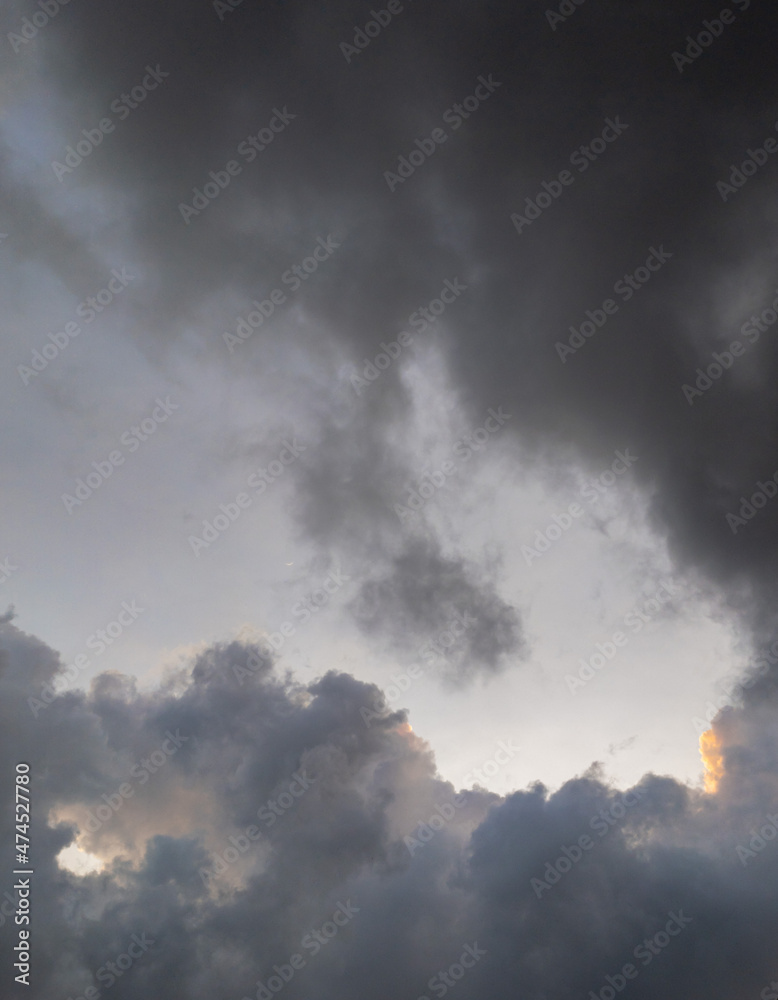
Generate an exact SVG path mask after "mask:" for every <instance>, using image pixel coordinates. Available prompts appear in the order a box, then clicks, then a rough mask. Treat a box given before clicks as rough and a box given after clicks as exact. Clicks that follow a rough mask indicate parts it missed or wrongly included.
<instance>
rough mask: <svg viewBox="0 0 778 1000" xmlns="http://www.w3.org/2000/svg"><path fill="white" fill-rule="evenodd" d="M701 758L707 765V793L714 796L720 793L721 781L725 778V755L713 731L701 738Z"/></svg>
mask: <svg viewBox="0 0 778 1000" xmlns="http://www.w3.org/2000/svg"><path fill="white" fill-rule="evenodd" d="M700 757H702V763H703V764H704V765H705V776H704V778H705V791H706V792H709V793H710V794H713V793H714V792H716V791H718V787H719V781H721V779H722V778H723V777H724V755H723V753H722V752H721V743H719V740H718V737H717V736H716V733H715V732H714V730H712V729H706V731H705V732H704V733H703V734H702V736H700Z"/></svg>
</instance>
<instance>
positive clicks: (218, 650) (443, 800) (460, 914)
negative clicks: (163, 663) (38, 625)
mask: <svg viewBox="0 0 778 1000" xmlns="http://www.w3.org/2000/svg"><path fill="white" fill-rule="evenodd" d="M3 647H4V656H3V673H2V681H1V682H0V683H2V687H3V692H2V693H3V698H2V705H3V728H2V743H3V757H4V759H6V760H8V761H13V760H14V759H25V760H27V761H28V762H29V763H30V767H31V775H32V781H31V785H30V790H31V795H32V802H33V810H32V823H33V828H34V831H35V834H34V839H33V844H34V847H33V854H34V858H35V865H34V869H35V870H34V875H33V876H32V878H33V882H32V886H33V894H32V900H33V912H34V915H35V919H34V923H33V925H32V926H33V932H34V936H33V941H34V952H33V954H34V968H35V976H34V979H33V986H32V987H31V989H30V990H29V995H30V996H33V997H35V998H36V1000H37V998H40V1000H54V998H55V997H62V996H77V995H83V991H84V990H85V989H86V988H87V987H89V986H94V987H95V988H96V989H98V990H99V991H100V993H101V995H103V993H104V992H106V991H107V989H110V990H111V991H112V992H111V994H110V995H111V996H114V995H116V996H120V997H126V998H128V1000H130V998H135V997H140V996H150V997H157V996H159V997H161V996H170V997H173V998H179V997H180V998H184V997H187V998H190V1000H199V998H201V997H202V998H205V997H208V996H212V995H213V994H214V991H216V992H218V993H220V994H221V995H224V996H227V997H230V996H235V997H241V996H244V995H245V996H249V997H252V998H253V997H254V996H255V995H256V991H257V986H256V982H257V980H261V981H262V982H263V983H265V984H267V983H268V981H269V980H270V977H272V976H274V975H276V974H277V972H276V971H275V970H274V966H278V967H279V969H281V970H282V971H281V975H284V974H286V975H287V976H289V968H292V969H293V970H294V975H293V976H292V977H291V978H290V979H289V982H288V983H287V985H285V986H284V988H283V995H284V996H288V997H299V998H304V997H307V996H311V995H315V996H319V997H323V998H330V997H331V998H334V997H336V996H340V997H347V998H348V997H355V998H356V997H360V996H361V997H364V996H370V997H376V998H383V997H390V996H397V995H408V996H410V997H418V996H430V995H433V996H434V995H441V996H442V995H444V994H443V993H442V992H440V990H441V988H442V986H441V984H443V985H445V982H446V980H445V979H440V978H435V979H434V980H433V977H439V974H440V973H441V972H442V973H443V974H444V975H446V976H448V975H449V970H451V969H452V967H453V971H451V973H450V975H451V976H452V977H453V979H449V980H448V982H449V983H451V982H453V981H456V980H457V977H459V976H460V975H461V971H460V967H459V959H460V957H461V956H462V955H463V954H464V955H465V958H466V962H465V964H468V963H469V964H470V966H471V968H470V969H468V971H467V973H466V978H464V979H463V982H462V986H461V987H460V988H461V989H463V990H465V991H466V992H467V994H468V995H483V993H484V992H485V991H490V992H491V993H492V994H494V995H495V996H497V997H499V998H502V997H505V998H506V1000H507V998H508V997H511V996H516V995H517V993H519V994H521V995H526V996H533V997H542V996H548V995H558V996H564V997H568V996H569V997H573V996H580V995H588V992H589V990H594V991H595V993H597V992H598V991H599V990H600V989H601V988H603V987H607V985H608V980H607V978H606V977H608V976H610V977H612V979H615V981H616V982H618V981H619V980H618V979H617V978H616V977H618V976H620V975H622V970H623V969H624V966H625V965H631V966H632V968H633V971H634V972H635V977H634V978H631V981H630V990H631V992H632V993H634V994H635V995H636V996H639V997H649V996H656V995H657V993H660V994H661V995H662V996H667V997H671V998H672V997H679V998H680V997H684V998H697V997H699V998H702V997H721V998H722V1000H727V998H729V997H731V996H732V995H734V994H738V993H743V994H744V995H756V994H757V992H758V991H759V990H760V989H761V988H762V987H763V986H764V985H766V984H767V983H768V982H769V981H770V980H771V978H773V977H774V976H775V974H776V970H775V967H774V955H775V949H774V941H775V933H776V930H777V929H778V922H777V918H776V915H775V912H774V906H773V905H772V895H771V889H770V886H771V885H772V882H773V880H774V877H775V875H776V871H778V853H776V852H777V851H778V848H776V846H775V842H774V840H775V833H774V831H775V829H776V826H775V821H774V820H772V819H770V816H771V815H772V816H775V811H776V796H775V790H776V773H777V771H778V764H777V763H776V761H777V760H778V758H777V757H776V747H777V746H778V744H777V743H776V726H775V711H774V710H775V700H774V698H773V699H771V700H770V701H763V702H762V703H761V706H760V707H759V708H756V709H749V710H747V711H746V710H744V709H730V710H729V711H728V713H725V716H724V717H723V718H722V721H721V723H720V724H718V726H717V729H718V732H719V737H720V742H721V747H722V751H723V753H724V759H725V773H724V775H723V777H722V780H721V783H720V786H719V791H718V793H717V794H716V795H707V796H705V795H703V794H702V793H700V792H699V791H693V790H691V789H690V788H688V787H686V786H683V785H680V784H679V783H677V782H676V781H674V780H673V779H671V778H667V777H661V776H656V775H652V774H647V775H646V776H645V777H644V778H643V779H642V780H641V781H640V782H639V783H638V784H637V785H636V786H635V787H634V788H632V789H623V790H622V789H617V788H614V787H611V786H609V785H608V784H607V783H606V782H605V780H604V777H603V774H602V770H601V768H600V766H599V765H596V764H595V765H592V766H591V767H590V768H589V769H588V770H587V771H586V773H584V774H582V775H581V776H579V777H577V778H573V779H571V780H570V781H568V782H567V783H566V784H565V785H563V787H562V788H560V789H559V790H558V791H557V792H555V793H553V794H550V793H549V792H548V791H547V790H546V789H545V788H544V787H543V786H542V785H541V784H537V785H535V786H534V787H531V788H528V789H526V790H525V791H517V792H515V793H513V794H511V795H508V796H507V797H505V798H500V797H499V796H497V795H494V794H492V793H489V792H485V791H483V790H480V791H479V790H475V789H474V790H470V791H462V792H459V794H457V793H458V790H457V789H455V788H453V787H452V786H451V785H450V784H449V783H447V782H445V781H442V780H441V779H440V777H439V776H438V775H437V773H436V770H435V763H434V757H433V755H432V753H431V751H430V749H429V747H428V746H427V745H426V744H425V743H424V742H423V741H422V740H420V739H419V738H418V737H417V736H416V735H414V734H413V733H411V732H410V731H409V729H408V727H407V725H406V723H405V714H404V713H403V712H402V711H400V712H394V713H391V712H389V711H388V710H387V709H386V708H385V706H384V707H383V708H382V707H381V706H382V695H381V693H380V691H379V690H378V689H376V688H375V687H374V686H372V685H367V684H363V683H360V682H358V681H356V680H355V679H354V678H352V677H350V676H348V675H346V674H336V673H332V672H330V673H327V674H326V675H324V676H322V677H321V678H319V679H317V680H316V681H314V682H312V683H310V684H308V685H306V686H304V687H302V686H296V687H295V686H294V685H292V686H291V687H290V685H289V682H288V678H287V680H286V681H284V679H282V678H281V677H279V676H278V675H277V674H276V673H275V671H274V669H273V668H272V665H270V664H269V663H268V662H267V661H262V660H261V657H260V656H259V654H258V651H257V650H256V649H255V648H254V647H252V646H250V645H248V646H247V645H244V644H241V643H237V642H233V643H229V644H222V645H217V646H214V647H211V648H209V649H207V650H205V651H204V652H202V653H201V654H199V655H195V656H193V660H192V662H191V664H190V665H189V666H188V667H185V668H180V669H179V670H178V671H177V672H176V674H175V676H174V675H171V676H170V677H169V678H168V682H167V688H165V687H164V686H163V688H161V689H159V690H157V691H156V692H155V693H154V695H153V696H148V695H143V694H140V693H138V692H137V691H136V690H135V687H134V683H133V682H131V681H130V680H129V679H126V678H122V677H121V676H120V675H116V674H113V675H102V676H101V677H99V678H98V679H97V680H96V681H95V683H94V684H93V686H92V689H91V692H90V693H89V694H78V695H75V694H67V693H64V694H62V695H60V696H58V697H57V698H56V699H55V700H54V701H53V702H52V703H51V704H50V706H49V708H48V709H47V712H48V715H47V716H46V717H45V721H43V720H44V716H41V717H40V718H39V719H38V720H34V719H33V718H32V716H31V713H30V711H29V709H28V706H27V699H28V697H29V695H30V691H31V689H32V690H34V689H35V688H36V686H37V685H38V684H40V683H42V682H44V680H45V679H49V680H51V679H54V678H55V677H56V675H57V673H58V671H59V669H60V667H59V663H58V658H57V657H56V655H55V654H54V653H53V652H52V651H51V650H49V649H48V648H47V647H46V646H44V645H43V644H41V643H40V642H38V641H37V640H35V639H33V638H32V637H30V636H26V635H24V634H23V633H21V632H19V631H18V630H17V629H15V628H13V627H12V626H6V629H5V631H4V633H3ZM235 667H237V668H238V669H237V670H235V669H233V668H235ZM245 670H249V671H250V673H251V676H250V677H249V678H248V679H246V678H244V676H243V674H242V673H241V671H245ZM241 678H243V683H241ZM365 705H371V706H377V707H378V708H379V713H378V714H379V716H380V717H379V718H375V717H371V718H370V720H369V722H370V724H369V725H368V724H365V719H364V716H363V713H362V709H363V708H364V707H365ZM167 732H172V733H173V735H174V736H176V737H177V738H178V739H179V740H180V739H181V737H185V740H186V742H183V743H180V746H179V748H178V750H177V751H176V752H175V753H173V754H170V755H169V756H168V757H167V760H166V762H165V763H164V764H162V765H161V766H157V767H156V769H154V764H155V763H156V761H157V758H155V757H154V755H153V754H154V750H156V749H158V748H159V746H160V745H161V744H162V741H163V740H164V738H165V733H167ZM168 750H169V748H168ZM164 756H165V753H163V757H164ZM138 760H140V761H142V760H148V761H149V763H150V765H151V768H152V769H153V770H151V771H150V772H149V774H148V775H147V778H146V781H145V782H143V783H141V782H140V781H139V780H137V779H135V778H133V777H132V772H131V770H130V769H129V767H128V765H129V763H130V762H132V761H138ZM143 766H144V768H145V767H146V765H145V764H144V765H143ZM295 775H297V776H299V779H300V781H301V782H302V784H299V783H298V785H297V787H296V788H295V789H294V791H293V792H292V793H291V794H290V793H289V791H288V789H289V788H290V787H291V782H292V781H293V780H294V777H293V776H295ZM123 781H127V782H128V783H131V784H134V786H135V788H134V794H133V795H132V796H129V797H125V798H124V801H123V803H122V805H121V806H120V807H119V808H118V809H114V810H113V811H112V810H111V808H110V803H111V802H112V801H114V797H116V796H117V790H118V789H119V787H120V786H121V784H122V782H123ZM10 787H11V783H10V782H8V783H7V784H6V790H5V791H4V793H3V801H4V806H5V807H4V810H3V816H4V817H5V818H4V819H3V821H2V833H3V844H4V845H5V846H4V848H3V855H4V859H5V862H6V863H5V864H4V870H6V871H8V870H10V868H11V867H12V859H11V857H10V849H9V846H8V845H9V844H10V843H11V834H12V822H11V817H12V809H11V801H10V800H9V797H8V796H9V788H10ZM268 802H273V803H275V806H274V807H273V806H271V807H270V810H271V811H270V812H269V813H268V816H269V815H273V816H274V817H275V818H274V819H273V821H272V822H269V821H268V820H267V819H266V818H258V815H257V811H258V809H260V808H262V807H266V805H267V803H268ZM101 803H108V805H107V806H106V807H105V808H107V809H108V811H109V812H112V815H111V816H110V817H109V818H107V819H105V820H104V822H103V824H102V826H101V828H100V829H98V830H97V831H96V832H95V833H94V834H93V835H92V837H91V839H88V840H87V841H86V844H87V845H88V846H91V848H92V849H93V850H97V851H98V852H99V853H100V854H102V856H104V857H106V858H107V859H111V858H112V859H113V860H112V861H109V863H108V866H107V868H106V869H105V870H104V872H102V873H99V874H93V875H89V876H84V877H78V876H75V875H72V874H71V873H69V872H64V871H62V870H61V869H59V868H58V867H57V866H56V864H55V862H54V857H55V855H56V853H57V852H58V851H59V850H60V849H61V848H62V847H63V846H65V845H66V844H67V843H68V842H70V841H71V839H72V837H73V836H74V834H75V833H76V832H77V831H76V829H75V826H74V825H73V824H71V823H70V822H66V821H60V822H59V823H52V825H51V826H49V825H48V824H47V817H48V816H49V815H50V813H51V815H52V817H53V816H58V815H59V816H61V814H62V812H63V810H64V811H66V810H67V809H68V808H71V809H72V808H75V807H78V808H79V809H81V810H83V812H82V813H81V814H80V815H82V816H83V815H84V814H85V813H86V812H88V813H90V814H92V815H95V816H96V817H97V818H100V817H101V816H102V815H103V814H102V813H100V812H99V811H98V804H101ZM190 807H191V808H190ZM187 812H189V815H187ZM181 815H184V816H185V819H186V826H187V831H186V832H178V833H172V832H170V830H171V821H172V820H173V819H174V818H175V817H176V816H178V817H180V816H181ZM775 819H778V817H775ZM79 827H80V828H81V832H83V827H82V826H81V824H79ZM87 829H88V826H87ZM760 831H761V832H760ZM762 833H764V835H765V836H764V837H762ZM112 838H114V839H112ZM203 873H206V874H205V875H204V874H203ZM7 881H8V880H7ZM11 885H12V883H11V882H10V881H8V889H7V890H6V891H9V892H10V889H11ZM12 898H13V897H12ZM3 913H4V914H5V916H4V920H5V930H6V931H7V932H9V933H10V932H11V930H12V928H11V925H10V921H9V920H8V913H7V910H4V911H3ZM335 914H337V917H335V916H334V915H335ZM673 915H676V916H677V918H678V920H679V921H680V923H672V920H673ZM668 924H670V933H668V932H667V929H666V928H667V927H668ZM646 941H648V943H645V942H646ZM468 948H470V949H471V950H470V951H468V950H467V949H468ZM128 949H129V950H128ZM124 955H130V956H131V957H132V956H134V959H133V962H132V963H131V965H129V967H125V969H124V971H123V972H122V976H121V977H118V978H115V979H114V980H113V981H112V980H111V976H115V975H116V972H115V969H117V968H118V969H119V971H121V970H122V965H125V966H126V963H127V962H128V959H127V958H123V957H122V956H124ZM295 955H300V956H302V958H303V960H304V961H303V962H302V963H300V960H299V959H294V962H296V963H297V965H298V966H299V968H297V969H296V970H295V969H294V965H291V966H290V963H291V962H292V961H293V956H295ZM473 956H475V957H473ZM471 957H472V961H471ZM117 961H118V965H117V964H116V963H117ZM109 963H114V971H113V972H112V971H111V965H110V964H109ZM287 967H289V968H287ZM629 976H630V977H632V973H629ZM435 984H437V985H435ZM275 985H276V980H272V986H271V988H274V987H275ZM449 988H452V987H449ZM447 991H448V988H447ZM463 995H464V994H463ZM606 996H607V991H606Z"/></svg>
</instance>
